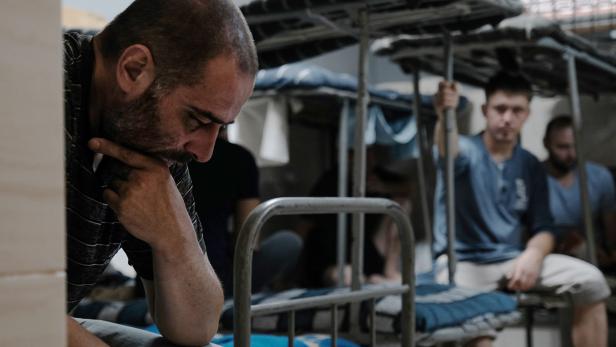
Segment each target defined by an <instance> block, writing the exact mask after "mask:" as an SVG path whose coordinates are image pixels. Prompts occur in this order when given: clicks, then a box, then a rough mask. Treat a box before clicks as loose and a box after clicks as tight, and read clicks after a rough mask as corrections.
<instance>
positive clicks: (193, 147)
mask: <svg viewBox="0 0 616 347" xmlns="http://www.w3.org/2000/svg"><path fill="white" fill-rule="evenodd" d="M219 130H220V125H212V126H210V127H208V128H203V129H200V130H199V131H197V132H195V133H194V134H192V136H191V138H190V140H189V141H188V142H187V143H186V145H185V146H184V148H185V150H186V151H188V152H189V153H190V154H192V156H193V157H194V159H195V160H196V161H198V162H201V163H205V162H206V161H208V160H210V158H211V157H212V153H213V152H214V145H215V144H216V138H217V137H218V131H219Z"/></svg>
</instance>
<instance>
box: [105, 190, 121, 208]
mask: <svg viewBox="0 0 616 347" xmlns="http://www.w3.org/2000/svg"><path fill="white" fill-rule="evenodd" d="M103 199H104V200H105V202H107V204H109V206H110V207H111V209H112V210H114V211H116V213H117V211H118V207H119V205H120V195H119V194H118V193H116V192H114V191H113V190H111V189H105V190H104V191H103Z"/></svg>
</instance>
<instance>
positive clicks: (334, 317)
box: [330, 305, 338, 347]
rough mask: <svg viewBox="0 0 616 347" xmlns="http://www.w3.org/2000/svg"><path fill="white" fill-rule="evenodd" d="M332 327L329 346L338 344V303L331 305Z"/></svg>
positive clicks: (335, 346)
mask: <svg viewBox="0 0 616 347" xmlns="http://www.w3.org/2000/svg"><path fill="white" fill-rule="evenodd" d="M331 317H332V327H331V329H332V330H331V343H330V347H337V346H338V305H332V315H331Z"/></svg>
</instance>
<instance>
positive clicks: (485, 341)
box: [464, 336, 493, 347]
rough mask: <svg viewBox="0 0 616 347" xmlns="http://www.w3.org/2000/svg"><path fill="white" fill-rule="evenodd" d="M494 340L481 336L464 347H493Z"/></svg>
mask: <svg viewBox="0 0 616 347" xmlns="http://www.w3.org/2000/svg"><path fill="white" fill-rule="evenodd" d="M492 341H493V340H492V338H491V337H487V336H480V337H478V338H475V339H472V340H471V341H469V342H467V343H466V344H465V345H464V347H492Z"/></svg>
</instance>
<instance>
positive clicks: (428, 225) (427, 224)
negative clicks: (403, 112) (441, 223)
mask: <svg viewBox="0 0 616 347" xmlns="http://www.w3.org/2000/svg"><path fill="white" fill-rule="evenodd" d="M419 79H420V76H419V67H418V66H416V67H415V69H413V96H414V98H413V113H415V120H416V123H415V124H417V141H416V143H417V144H418V146H419V157H418V158H417V178H418V181H419V200H420V204H421V218H422V219H423V227H424V233H425V234H426V240H427V241H428V245H430V252H431V251H432V217H431V216H430V206H429V205H428V191H427V186H426V181H427V180H426V169H425V168H424V160H425V158H429V154H428V153H426V152H427V150H426V149H427V143H426V141H427V139H426V133H425V131H426V129H425V125H424V124H423V120H422V117H421V93H420V91H419Z"/></svg>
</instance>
